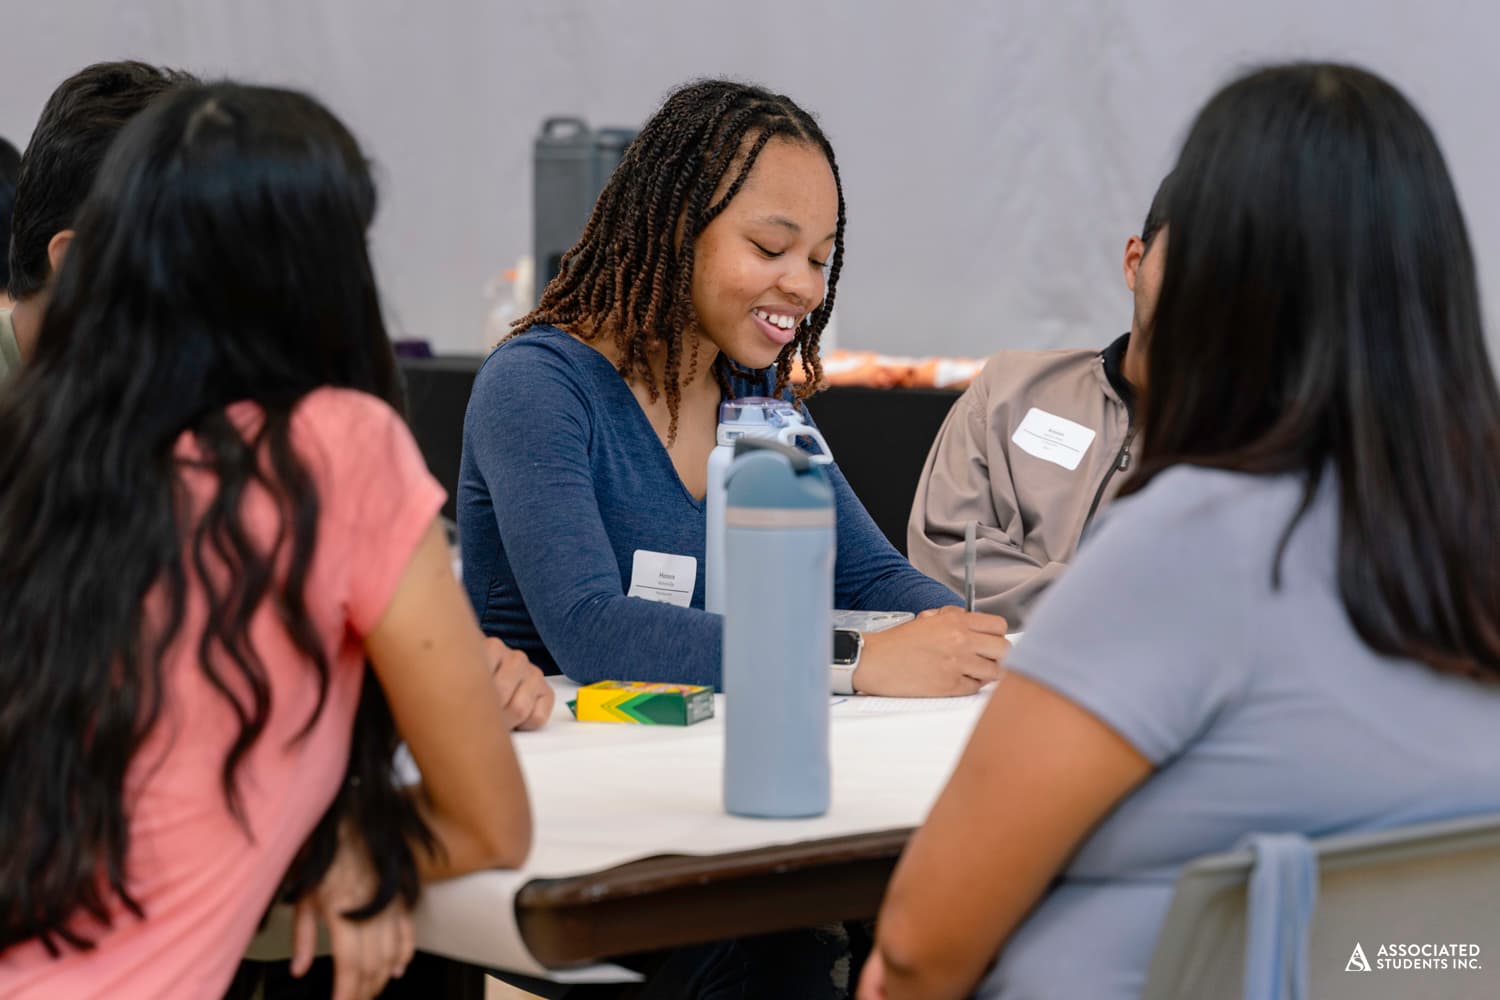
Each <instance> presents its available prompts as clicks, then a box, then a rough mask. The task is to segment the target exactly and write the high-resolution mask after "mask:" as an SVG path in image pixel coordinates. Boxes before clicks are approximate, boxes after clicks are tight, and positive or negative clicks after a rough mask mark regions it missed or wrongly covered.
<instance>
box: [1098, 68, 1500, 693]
mask: <svg viewBox="0 0 1500 1000" xmlns="http://www.w3.org/2000/svg"><path fill="white" fill-rule="evenodd" d="M1166 216H1167V218H1168V219H1170V220H1171V223H1170V230H1169V232H1168V234H1167V257H1166V261H1165V268H1164V273H1163V278H1162V288H1161V294H1160V298H1159V299H1158V301H1157V305H1156V310H1155V315H1154V319H1153V322H1152V323H1151V327H1150V330H1149V334H1148V340H1147V349H1148V355H1149V356H1148V362H1147V363H1148V374H1147V378H1148V383H1147V386H1146V391H1145V398H1144V409H1143V417H1142V432H1141V433H1142V439H1141V440H1142V454H1141V458H1142V461H1141V463H1140V466H1139V467H1138V472H1137V474H1136V476H1135V477H1134V478H1133V480H1132V481H1131V482H1130V483H1128V484H1127V486H1126V487H1125V492H1132V491H1135V490H1139V489H1141V488H1143V487H1144V486H1145V485H1146V484H1147V483H1149V482H1150V481H1151V479H1152V478H1153V477H1154V476H1155V475H1156V474H1157V473H1158V472H1160V471H1161V470H1162V469H1165V468H1167V467H1168V466H1172V465H1177V464H1182V463H1186V464H1192V465H1202V466H1211V467H1214V468H1221V469H1234V470H1240V471H1245V472H1252V473H1287V472H1292V473H1298V474H1300V475H1301V476H1302V477H1303V479H1304V481H1305V484H1306V487H1305V489H1306V492H1305V493H1304V496H1303V503H1302V507H1301V509H1300V510H1299V511H1298V514H1297V516H1296V517H1294V518H1293V520H1292V523H1291V524H1289V525H1288V526H1287V528H1286V531H1285V533H1284V534H1283V535H1282V537H1281V540H1280V542H1281V544H1280V547H1278V549H1277V550H1276V551H1277V557H1276V560H1275V562H1274V563H1273V567H1275V568H1273V571H1272V572H1273V579H1277V578H1279V577H1278V576H1277V575H1276V573H1277V568H1279V565H1280V553H1281V552H1282V551H1283V550H1284V548H1285V545H1286V544H1287V542H1288V540H1289V539H1290V537H1291V530H1292V527H1293V526H1294V525H1295V523H1296V521H1297V520H1298V519H1299V518H1300V517H1301V515H1302V513H1305V512H1306V510H1307V508H1308V506H1309V505H1310V504H1311V503H1312V500H1313V498H1314V496H1315V494H1316V491H1317V490H1318V489H1319V486H1320V481H1321V479H1322V477H1323V474H1324V472H1325V470H1326V471H1330V472H1332V473H1333V475H1334V476H1335V477H1336V482H1337V488H1338V496H1339V508H1340V529H1339V543H1338V583H1339V589H1340V593H1341V597H1342V600H1343V603H1344V606H1345V608H1346V609H1347V611H1348V615H1349V618H1350V621H1351V622H1352V624H1353V626H1354V627H1355V628H1356V629H1357V630H1358V632H1359V634H1360V636H1361V637H1362V638H1363V639H1364V640H1365V642H1366V643H1368V644H1369V645H1370V647H1371V648H1372V649H1374V650H1376V651H1378V652H1381V653H1385V654H1389V655H1393V656H1403V657H1411V658H1414V659H1416V660H1420V661H1422V662H1424V663H1426V664H1428V665H1430V666H1431V667H1433V668H1435V669H1438V670H1442V671H1450V672H1456V673H1465V674H1471V675H1475V676H1482V677H1486V678H1489V679H1495V678H1496V677H1497V676H1500V627H1497V625H1500V394H1497V392H1496V387H1495V378H1494V374H1493V370H1492V369H1491V367H1490V359H1489V357H1488V354H1487V352H1486V350H1485V342H1484V324H1483V320H1482V317H1481V313H1480V303H1479V292H1478V288H1477V285H1476V282H1475V274H1474V258H1473V254H1472V252H1471V251H1470V247H1469V237H1468V234H1467V231H1466V229H1465V225H1464V218H1463V213H1462V211H1461V210H1460V208H1459V203H1458V197H1457V195H1456V194H1455V193H1454V189H1453V183H1452V181H1451V180H1450V179H1449V176H1448V170H1447V167H1446V166H1445V165H1444V162H1443V156H1442V153H1441V152H1440V151H1439V149H1438V144H1437V140H1436V138H1435V137H1434V136H1433V134H1432V131H1431V129H1429V128H1428V126H1427V123H1426V122H1425V121H1423V119H1422V116H1421V115H1420V114H1419V113H1418V112H1417V110H1416V109H1415V108H1414V107H1413V106H1412V105H1411V103H1410V102H1409V101H1408V100H1407V99H1406V98H1405V97H1404V96H1402V94H1401V93H1400V92H1399V91H1397V90H1396V88H1394V87H1393V86H1391V85H1390V84H1389V83H1387V82H1386V81H1384V80H1382V79H1381V78H1379V77H1377V76H1375V75H1373V74H1371V73H1369V72H1366V71H1364V70H1361V69H1357V68H1355V67H1351V66H1340V65H1330V64H1295V65H1286V66H1276V67H1271V68H1267V69H1262V70H1259V71H1257V72H1253V73H1251V74H1249V75H1248V76H1245V77H1244V78H1242V79H1240V80H1238V81H1236V82H1234V83H1232V84H1230V85H1229V86H1227V87H1225V88H1224V89H1223V90H1221V91H1220V92H1219V93H1218V94H1217V95H1215V96H1214V97H1213V98H1212V99H1211V100H1210V101H1209V102H1208V104H1207V105H1206V106H1205V107H1204V108H1203V110H1202V111H1201V112H1200V113H1199V115H1198V117H1197V119H1196V121H1195V122H1194V123H1193V126H1192V129H1191V131H1190V132H1189V134H1188V137H1187V140H1186V142H1185V144H1184V146H1183V148H1182V152H1181V155H1180V157H1179V159H1178V162H1177V167H1176V170H1175V171H1174V173H1173V181H1172V184H1171V186H1170V189H1169V192H1168V206H1167V212H1166ZM1272 541H1273V542H1274V541H1275V540H1274V539H1273V540H1272Z"/></svg>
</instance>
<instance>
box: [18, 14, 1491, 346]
mask: <svg viewBox="0 0 1500 1000" xmlns="http://www.w3.org/2000/svg"><path fill="white" fill-rule="evenodd" d="M1497 36H1500V6H1497V5H1495V4H1493V3H1487V2H1481V0H1476V2H1461V0H1437V2H1429V3H1424V4H1416V3H1411V2H1405V0H1323V2H1308V0H1260V2H1258V3H1255V4H1249V3H1243V2H1225V0H1203V2H1188V0H1181V2H1175V0H1131V2H1124V0H1007V2H994V3H979V2H975V0H969V2H963V3H958V2H952V3H943V2H938V3H925V4H913V3H898V2H894V0H863V2H854V0H846V2H831V0H829V2H821V0H757V2H755V3H747V4H728V3H720V2H717V0H699V2H692V0H432V2H429V3H427V4H425V5H421V6H419V5H418V4H416V3H415V2H405V0H260V2H256V3H228V2H222V3H214V2H193V0H134V2H132V3H130V4H125V3H119V2H115V0H24V2H22V0H0V39H3V41H4V44H3V46H0V53H3V55H0V59H3V63H0V65H3V66H4V70H5V72H4V84H3V86H0V134H3V135H5V136H7V137H8V138H10V139H11V140H12V141H13V142H15V143H16V144H17V145H21V144H23V143H24V141H25V139H26V138H27V137H28V136H29V134H30V131H31V128H32V125H33V124H34V122H35V119H36V115H37V113H38V111H39V110H40V108H41V104H42V102H43V101H44V100H45V98H46V96H47V94H48V93H49V92H50V91H51V89H52V88H53V87H54V86H55V85H56V84H57V82H58V81H60V80H61V79H62V78H63V77H65V76H66V75H67V74H69V73H71V72H72V71H74V70H76V69H78V68H79V67H81V66H82V65H84V64H86V63H88V62H91V61H95V60H99V59H113V58H122V57H127V56H133V57H136V58H142V59H146V60H149V61H154V62H163V63H168V64H172V65H178V66H182V67H184V68H188V69H191V70H194V71H196V72H198V73H200V74H205V75H208V76H221V75H232V76H236V77H241V78H246V79H251V80H255V81H261V82H276V83H282V84H287V85H290V86H295V87H299V88H303V89H306V90H309V91H311V92H313V93H315V94H316V95H318V96H319V97H321V98H322V99H323V100H324V101H325V102H327V103H328V104H329V105H330V106H331V107H332V108H333V109H334V110H335V111H336V112H337V113H338V114H339V115H340V116H342V117H343V118H344V119H345V121H347V122H348V123H349V124H350V126H351V127H352V128H353V129H354V131H355V133H356V134H357V135H358V136H359V137H360V138H361V140H362V141H363V142H364V143H365V145H366V148H367V149H368V151H369V153H370V154H371V156H372V157H373V158H374V159H375V160H376V161H377V163H378V164H379V168H380V177H381V188H382V196H383V202H382V207H381V213H380V218H379V220H378V222H377V226H376V237H375V239H376V252H377V266H378V267H379V269H380V274H381V277H382V281H383V287H384V290H385V294H386V298H387V302H388V306H389V311H390V318H391V322H392V327H393V329H395V330H396V331H397V332H399V333H405V334H408V335H412V336H423V337H427V338H429V339H430V340H432V341H433V342H434V343H435V344H436V345H437V346H438V347H439V349H441V350H447V351H469V350H476V349H478V348H479V347H480V345H481V343H482V339H483V333H482V330H483V319H484V312H485V305H484V301H483V299H482V296H481V287H482V286H483V284H484V282H485V280H486V279H487V278H488V277H489V276H490V275H492V274H494V273H495V272H496V271H498V270H499V269H501V268H503V267H505V266H507V265H508V264H510V263H511V262H512V261H514V259H515V258H516V256H517V255H519V254H521V253H525V252H529V249H530V247H529V244H530V231H531V228H530V227H531V221H530V216H531V206H530V151H531V140H532V136H533V134H534V132H535V130H536V127H537V125H538V123H539V122H540V120H541V119H542V118H543V117H544V116H546V115H548V114H556V113H577V114H581V115H583V116H585V117H586V118H588V119H589V120H590V121H591V122H593V123H594V124H596V125H610V124H635V123H639V122H640V121H641V120H642V119H644V118H645V117H646V116H647V115H648V114H649V113H650V112H651V110H652V109H653V108H654V107H655V105H656V104H657V103H658V102H659V101H660V99H661V98H662V96H663V95H664V94H665V92H666V91H667V90H669V89H670V88H671V87H672V86H673V85H674V84H676V83H678V82H681V81H683V80H685V79H688V78H691V77H694V76H702V75H731V76H738V77H742V78H747V79H753V80H756V81H758V82H762V83H765V84H768V85H770V86H772V87H773V88H776V89H779V90H782V91H784V92H786V93H788V94H790V95H792V96H793V97H794V98H796V99H797V100H798V101H800V102H801V103H803V104H804V105H805V106H807V107H808V108H810V109H811V110H813V111H814V112H815V113H816V114H817V115H818V116H819V118H820V119H821V120H822V122H823V124H824V126H825V128H826V130H827V131H828V133H829V135H830V137H831V138H832V140H833V142H834V146H835V149H836V151H837V152H838V155H839V157H840V161H841V167H842V171H843V175H844V180H845V188H846V194H847V197H848V201H849V219H850V221H849V234H848V235H849V253H848V263H847V270H846V271H845V278H844V281H843V285H842V288H841V294H840V297H839V303H840V308H839V341H840V343H841V344H842V345H845V346H854V347H872V348H878V349H882V350H887V351H893V352H904V353H929V352H931V353H947V354H970V355H982V354H987V353H989V352H990V351H992V350H995V349H997V348H999V347H1002V346H1058V345H1065V344H1067V345H1071V344H1103V343H1105V342H1106V341H1107V340H1109V339H1110V338H1111V337H1113V336H1114V335H1116V334H1117V333H1119V332H1120V331H1122V330H1124V329H1125V327H1126V326H1127V325H1128V320H1129V299H1128V297H1127V295H1126V293H1125V291H1124V288H1123V285H1122V282H1121V278H1120V270H1119V261H1120V256H1121V252H1122V250H1123V247H1124V241H1125V239H1126V237H1127V236H1128V235H1130V233H1132V232H1134V231H1135V228H1136V227H1137V226H1139V224H1140V219H1141V217H1142V216H1143V215H1144V213H1145V209H1146V205H1147V202H1148V201H1149V198H1150V196H1151V193H1152V191H1153V190H1154V188H1155V185H1156V182H1157V180H1158V179H1159V177H1160V175H1161V173H1162V172H1163V171H1164V170H1165V169H1166V168H1167V167H1168V166H1169V165H1170V163H1171V162H1172V159H1173V157H1174V154H1175V145H1176V143H1177V142H1179V141H1180V139H1181V137H1182V134H1183V131H1184V129H1185V127H1186V125H1187V123H1188V121H1189V119H1190V117H1191V115H1192V113H1193V111H1194V110H1195V109H1196V108H1197V107H1198V106H1199V105H1200V104H1201V103H1202V102H1203V101H1204V99H1205V98H1206V97H1207V96H1208V94H1209V93H1210V92H1211V91H1212V90H1213V89H1214V88H1215V87H1216V86H1217V85H1219V84H1220V83H1222V82H1224V81H1226V80H1227V79H1228V78H1229V77H1230V76H1231V75H1233V74H1234V73H1235V72H1236V71H1237V70H1239V69H1241V68H1244V67H1247V66H1250V65H1253V64H1255V63H1258V62H1264V61H1267V60H1274V59H1284V58H1293V57H1319V58H1339V59H1350V60H1355V61H1360V62H1363V63H1365V64H1366V65H1368V66H1370V67H1372V68H1374V69H1377V70H1379V71H1380V72H1382V73H1384V74H1386V75H1387V76H1389V77H1390V78H1391V79H1393V80H1394V81H1395V82H1396V83H1397V84H1398V85H1399V86H1401V87H1402V88H1403V89H1404V90H1405V91H1406V92H1407V94H1408V95H1409V96H1411V97H1412V98H1413V99H1414V100H1415V101H1416V102H1417V104H1418V106H1419V107H1421V108H1422V109H1423V110H1424V111H1425V112H1426V113H1427V115H1428V117H1429V120H1430V121H1431V122H1432V123H1433V125H1434V127H1435V128H1436V129H1437V132H1438V135H1439V138H1440V139H1441V141H1442V142H1443V145H1444V149H1445V151H1446V152H1447V154H1448V158H1449V164H1450V166H1451V168H1452V170H1453V172H1454V174H1455V177H1456V180H1457V184H1458V188H1459V193H1460V196H1461V197H1462V199H1463V202H1464V206H1465V208H1466V210H1467V213H1468V219H1469V224H1470V227H1471V231H1472V234H1473V237H1474V242H1475V245H1476V246H1477V248H1478V253H1479V265H1480V272H1481V279H1482V282H1483V285H1484V290H1485V292H1486V301H1487V302H1488V303H1489V304H1490V305H1491V307H1492V308H1500V270H1497V269H1500V191H1497V190H1496V186H1495V184H1494V183H1493V181H1492V178H1494V177H1495V176H1496V175H1497V173H1500V130H1497V129H1496V128H1495V123H1494V110H1493V108H1494V105H1493V97H1492V95H1494V94H1495V93H1497V92H1500V59H1497V58H1496V55H1495V43H1494V40H1495V38H1496V37H1497ZM1492 325H1493V324H1492Z"/></svg>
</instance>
